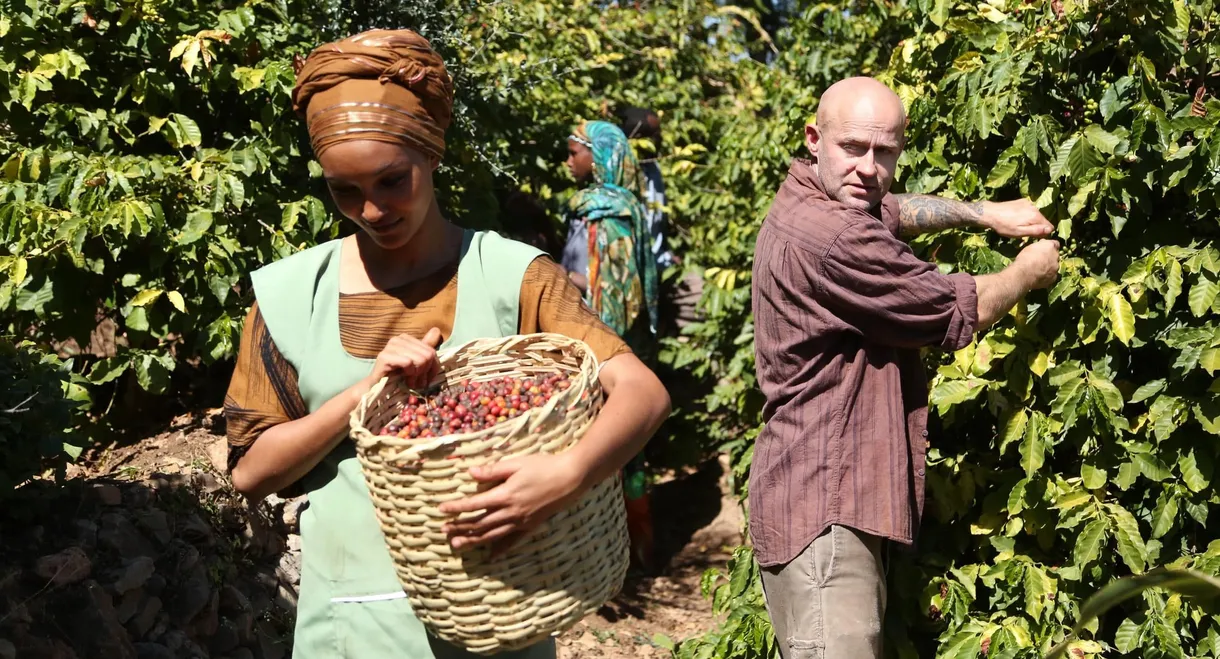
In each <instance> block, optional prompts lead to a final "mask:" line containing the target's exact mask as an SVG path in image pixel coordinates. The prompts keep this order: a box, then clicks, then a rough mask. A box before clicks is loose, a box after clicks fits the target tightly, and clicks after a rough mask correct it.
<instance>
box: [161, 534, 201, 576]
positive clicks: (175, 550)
mask: <svg viewBox="0 0 1220 659" xmlns="http://www.w3.org/2000/svg"><path fill="white" fill-rule="evenodd" d="M167 551H169V552H170V556H172V557H173V561H172V565H173V569H174V571H175V572H176V573H177V574H186V573H187V572H190V571H191V570H193V569H194V568H195V565H196V564H198V563H199V557H200V554H199V550H198V549H196V548H195V547H194V546H192V545H189V544H187V543H185V542H183V541H182V540H178V539H176V538H175V539H174V540H173V541H172V542H170V544H169V547H168V548H167Z"/></svg>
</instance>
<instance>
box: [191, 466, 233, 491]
mask: <svg viewBox="0 0 1220 659" xmlns="http://www.w3.org/2000/svg"><path fill="white" fill-rule="evenodd" d="M192 480H194V482H195V487H197V488H199V489H200V490H201V491H202V492H203V493H204V494H216V493H217V492H219V491H221V490H223V489H224V488H225V486H224V484H223V483H221V482H220V479H218V478H216V477H215V476H213V475H212V474H209V473H208V472H206V471H197V472H195V475H194V477H193V479H192Z"/></svg>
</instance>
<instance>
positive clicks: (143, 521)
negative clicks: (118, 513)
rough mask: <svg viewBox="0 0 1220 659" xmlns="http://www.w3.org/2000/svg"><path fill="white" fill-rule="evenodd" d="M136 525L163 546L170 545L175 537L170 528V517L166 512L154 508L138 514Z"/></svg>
mask: <svg viewBox="0 0 1220 659" xmlns="http://www.w3.org/2000/svg"><path fill="white" fill-rule="evenodd" d="M136 525H137V526H139V527H140V529H141V530H143V531H144V532H145V533H147V534H149V535H151V536H152V537H153V539H154V540H156V541H157V542H158V543H159V544H162V545H165V544H168V543H169V541H170V540H171V539H172V538H173V537H174V534H173V532H172V531H170V528H169V516H168V515H166V514H165V511H164V510H160V509H157V508H152V509H150V510H142V511H140V512H139V513H137V514H136Z"/></svg>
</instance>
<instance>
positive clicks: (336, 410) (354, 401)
mask: <svg viewBox="0 0 1220 659" xmlns="http://www.w3.org/2000/svg"><path fill="white" fill-rule="evenodd" d="M440 340H441V333H440V330H438V329H436V328H433V329H432V330H429V332H428V334H427V335H426V336H424V339H423V340H422V341H421V340H419V339H416V338H414V337H412V336H409V335H407V334H401V335H399V336H396V337H394V338H393V339H391V340H390V342H389V343H388V344H386V347H385V349H383V350H382V351H381V354H379V355H378V356H377V361H376V362H375V363H374V365H373V371H372V373H370V374H369V376H368V377H366V378H364V379H363V380H361V381H360V382H357V383H356V384H354V385H352V386H350V387H348V388H347V389H345V390H344V391H343V392H342V393H340V394H339V395H337V396H335V397H334V398H331V399H330V400H328V401H326V403H325V404H324V405H322V406H321V407H319V408H318V409H317V410H315V411H313V412H311V413H310V414H307V415H306V416H303V417H301V418H299V419H295V420H293V421H288V422H286V423H281V424H279V425H276V426H273V427H271V428H269V429H267V430H266V431H264V432H263V433H262V434H261V435H259V437H258V439H257V440H256V441H255V442H254V443H253V444H251V445H250V448H249V449H248V450H247V451H246V453H245V454H244V455H243V456H242V457H241V458H240V459H239V460H238V462H237V464H236V465H234V467H233V470H232V473H231V474H230V477H231V478H232V480H233V488H234V489H235V490H237V491H238V492H240V493H242V494H244V495H245V496H247V497H248V498H250V499H251V500H254V501H258V500H261V499H263V498H264V497H266V496H267V495H269V494H271V493H273V492H278V491H280V490H282V489H284V488H285V487H287V486H289V485H291V484H293V483H295V482H297V480H299V479H300V478H301V477H303V476H304V475H305V474H307V473H309V471H310V470H311V469H313V468H314V467H315V466H317V464H318V463H319V462H321V461H322V458H324V457H326V455H327V454H328V453H330V452H331V451H332V450H333V449H334V448H335V446H336V445H338V444H339V442H341V441H343V440H344V439H345V438H347V429H348V423H349V422H348V419H349V417H350V415H351V413H352V410H354V409H356V406H357V405H359V404H360V398H361V396H363V395H364V393H365V392H366V391H368V390H369V388H370V387H372V386H373V385H374V384H376V383H377V382H378V381H379V380H380V379H381V378H383V377H385V376H386V375H388V374H389V373H390V372H391V371H400V372H401V373H402V374H403V375H404V377H406V378H407V380H408V382H410V383H411V386H425V385H426V384H427V383H428V382H430V381H431V380H432V378H433V377H435V376H436V374H437V372H438V371H439V370H440V364H439V362H437V359H436V346H438V345H440Z"/></svg>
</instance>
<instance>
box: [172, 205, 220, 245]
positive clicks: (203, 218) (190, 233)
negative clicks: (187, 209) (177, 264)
mask: <svg viewBox="0 0 1220 659" xmlns="http://www.w3.org/2000/svg"><path fill="white" fill-rule="evenodd" d="M212 217H213V216H212V211H206V210H197V211H194V212H192V213H191V214H189V215H187V216H186V226H184V227H183V228H182V233H181V234H179V235H178V240H177V242H178V244H179V245H190V244H191V243H193V242H195V241H197V240H199V239H200V238H203V236H204V235H205V234H206V233H207V232H208V229H211V228H212Z"/></svg>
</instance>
